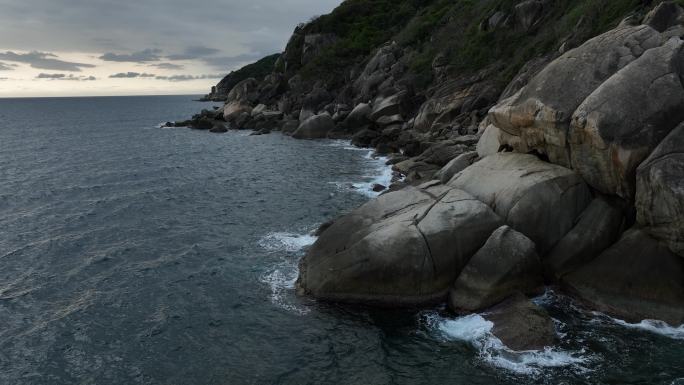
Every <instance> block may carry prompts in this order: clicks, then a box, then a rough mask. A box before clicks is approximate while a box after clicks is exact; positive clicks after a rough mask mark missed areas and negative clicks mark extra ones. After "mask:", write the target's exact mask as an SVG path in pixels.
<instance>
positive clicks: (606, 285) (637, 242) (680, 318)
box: [563, 229, 684, 325]
mask: <svg viewBox="0 0 684 385" xmlns="http://www.w3.org/2000/svg"><path fill="white" fill-rule="evenodd" d="M563 282H564V285H565V287H566V288H567V289H568V290H570V292H571V293H574V294H576V295H578V296H579V297H580V298H582V299H583V300H584V301H586V302H587V303H589V304H590V305H591V306H593V307H595V308H596V309H598V310H600V311H603V312H606V313H608V314H611V315H614V316H616V317H619V318H622V319H625V320H627V321H630V322H639V321H641V320H643V319H657V320H663V321H666V322H669V323H671V324H673V325H681V324H683V323H684V259H682V258H681V257H679V256H678V255H676V254H674V253H672V252H671V251H670V250H669V249H668V248H667V246H665V245H663V244H660V243H658V241H656V240H655V239H653V238H651V237H650V236H649V235H648V234H646V233H645V232H643V231H641V230H638V229H634V230H630V231H628V232H627V233H625V235H624V236H623V237H622V239H621V240H620V241H619V242H618V243H616V244H615V245H614V246H612V247H611V248H610V249H608V250H606V251H605V252H604V253H603V254H601V255H600V256H599V257H598V258H596V259H595V260H593V261H592V262H591V263H589V264H587V265H585V266H583V267H582V268H580V269H579V270H577V271H575V272H572V273H570V274H568V275H567V276H566V277H565V278H563Z"/></svg>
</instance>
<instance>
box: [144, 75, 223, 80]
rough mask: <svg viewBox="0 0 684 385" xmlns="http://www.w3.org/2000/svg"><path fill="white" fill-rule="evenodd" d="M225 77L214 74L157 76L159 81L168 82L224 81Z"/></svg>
mask: <svg viewBox="0 0 684 385" xmlns="http://www.w3.org/2000/svg"><path fill="white" fill-rule="evenodd" d="M224 76H225V75H221V74H212V75H172V76H157V77H156V78H155V79H157V80H168V81H170V82H187V81H191V80H204V79H222V78H223V77H224Z"/></svg>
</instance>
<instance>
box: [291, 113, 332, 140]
mask: <svg viewBox="0 0 684 385" xmlns="http://www.w3.org/2000/svg"><path fill="white" fill-rule="evenodd" d="M334 129H335V122H333V120H332V118H331V117H330V115H328V114H320V115H314V116H312V117H310V118H308V119H306V120H305V121H303V122H302V123H301V124H300V125H299V128H297V131H295V132H294V134H292V137H293V138H296V139H324V138H326V137H327V136H328V133H329V132H330V131H332V130H334Z"/></svg>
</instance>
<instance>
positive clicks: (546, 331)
mask: <svg viewBox="0 0 684 385" xmlns="http://www.w3.org/2000/svg"><path fill="white" fill-rule="evenodd" d="M482 316H483V318H485V319H486V320H488V321H490V322H492V323H493V324H494V327H493V328H492V334H494V335H495V336H496V337H497V338H498V339H500V340H501V342H503V344H504V345H506V346H507V347H508V348H510V349H512V350H515V351H526V350H542V349H544V348H546V347H550V346H553V345H554V343H555V342H556V326H555V325H554V323H553V319H551V317H550V316H549V314H548V313H547V312H546V311H545V310H544V309H542V308H540V307H539V306H537V305H535V304H534V303H532V301H530V300H529V299H527V297H525V296H524V295H522V294H520V293H517V294H514V295H513V296H511V297H510V298H508V299H506V300H505V301H503V302H502V303H500V304H498V305H496V306H494V307H492V308H491V309H488V310H487V311H486V312H485V313H483V314H482Z"/></svg>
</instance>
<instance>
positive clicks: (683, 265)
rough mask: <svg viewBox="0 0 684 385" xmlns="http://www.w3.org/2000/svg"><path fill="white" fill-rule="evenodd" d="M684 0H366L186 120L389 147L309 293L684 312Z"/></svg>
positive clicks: (302, 31)
mask: <svg viewBox="0 0 684 385" xmlns="http://www.w3.org/2000/svg"><path fill="white" fill-rule="evenodd" d="M680 4H681V3H680V2H673V1H665V2H663V1H633V0H619V1H601V0H600V1H595V0H577V1H570V0H524V1H521V0H482V1H472V0H457V1H453V0H452V1H446V0H433V1H409V0H406V1H398V2H397V1H392V2H390V1H382V0H348V1H345V2H344V3H343V4H341V5H340V6H339V7H338V8H336V9H335V10H334V11H333V12H332V13H331V14H329V15H324V16H321V17H319V18H316V19H315V20H312V21H311V22H309V23H306V24H302V25H300V26H298V27H297V28H296V29H295V31H294V33H293V35H292V37H291V38H290V41H289V43H288V44H287V47H286V50H285V52H283V53H282V54H281V55H280V56H279V57H278V58H277V60H276V62H275V64H274V66H273V70H272V72H271V73H269V74H267V75H265V76H263V77H261V76H260V77H258V78H248V79H245V80H242V81H241V82H239V83H237V84H236V85H235V86H234V87H233V88H232V89H231V90H230V92H229V93H228V95H227V99H226V104H225V106H224V107H223V108H221V109H220V110H218V111H217V112H213V111H204V112H203V113H202V114H200V115H197V116H196V117H195V118H194V119H193V121H190V122H181V123H178V124H177V125H186V124H189V125H191V126H193V127H195V128H206V129H210V128H211V130H212V131H213V132H224V131H226V130H227V129H228V128H238V129H251V130H254V131H255V134H267V133H270V132H271V131H281V132H283V133H285V134H287V135H292V136H293V137H294V138H298V139H322V138H350V139H351V140H352V143H354V144H355V145H358V146H363V147H371V148H374V149H375V150H376V152H377V153H379V154H386V155H389V156H390V160H389V162H388V164H391V165H392V166H393V169H394V171H395V172H396V175H397V176H398V178H397V180H396V183H395V184H393V185H392V186H390V189H389V190H390V191H391V192H389V193H386V194H384V195H382V196H381V197H380V198H379V199H377V200H374V201H371V202H369V203H368V204H367V205H365V206H363V207H362V208H360V209H358V210H356V211H354V212H352V213H351V214H349V215H347V216H343V217H341V218H338V219H336V220H335V221H334V222H332V223H331V224H328V225H326V227H325V228H323V229H321V236H320V238H319V239H318V241H317V242H316V244H315V245H314V246H313V247H312V248H311V250H310V251H309V253H308V254H307V256H306V257H305V258H304V259H303V260H302V263H301V269H300V277H299V280H298V284H297V285H298V290H299V292H300V293H301V294H306V295H311V296H313V297H315V298H319V299H323V300H331V301H340V302H361V303H365V304H371V305H380V306H389V307H393V306H426V305H429V304H432V303H435V302H437V303H439V302H444V301H447V302H448V303H449V305H450V308H451V309H452V310H454V311H457V312H472V311H482V310H485V309H488V308H489V307H491V306H493V305H496V304H498V303H500V302H501V301H504V300H505V299H506V298H508V297H510V296H511V295H513V296H515V293H517V292H523V293H525V294H528V295H532V294H535V293H538V292H539V290H540V289H542V287H543V285H544V284H546V285H557V286H559V287H560V288H561V290H563V291H565V292H566V293H568V294H570V295H573V296H575V297H576V298H578V299H581V300H582V301H584V302H585V303H587V304H589V305H590V306H591V307H592V308H595V309H600V310H601V311H605V312H608V313H610V314H614V315H617V316H620V317H623V318H624V319H630V320H634V321H640V320H642V319H644V318H649V319H662V320H666V321H668V322H671V323H673V324H680V323H683V322H684V310H683V309H684V259H682V256H684V244H683V241H682V240H683V239H684V222H682V218H684V186H682V182H681V181H682V180H684V157H682V154H684V42H683V41H682V36H684V8H682V7H681V6H680ZM399 176H400V178H399ZM376 187H377V189H379V190H382V189H384V188H386V187H387V186H376ZM502 256H505V257H506V258H503V257H502ZM502 258H503V259H502ZM518 302H519V301H518ZM523 303H524V300H523ZM518 305H520V304H519V303H518ZM518 305H516V306H518ZM522 306H523V307H525V305H524V304H523V305H522ZM529 307H534V306H533V305H531V304H530V305H529ZM504 318H505V317H504ZM542 318H543V317H542ZM540 324H544V323H543V322H541V323H540ZM546 325H547V326H548V323H547V324H546ZM532 332H534V333H536V332H540V330H536V331H532ZM546 332H548V328H547V329H546ZM521 333H523V334H524V333H525V332H524V331H521ZM540 333H542V334H543V333H544V332H543V331H541V332H540ZM501 338H502V339H503V338H504V337H501ZM514 339H515V338H514ZM547 341H548V340H547ZM535 347H538V346H535V345H533V346H525V345H523V346H521V348H535Z"/></svg>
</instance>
